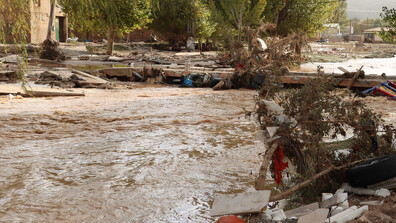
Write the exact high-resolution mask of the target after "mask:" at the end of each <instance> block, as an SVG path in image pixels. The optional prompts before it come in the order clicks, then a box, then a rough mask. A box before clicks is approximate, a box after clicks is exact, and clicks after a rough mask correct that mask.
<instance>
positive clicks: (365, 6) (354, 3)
mask: <svg viewBox="0 0 396 223" xmlns="http://www.w3.org/2000/svg"><path fill="white" fill-rule="evenodd" d="M347 2H348V10H347V12H348V18H350V19H353V18H359V19H366V18H370V19H378V18H380V13H381V11H382V6H387V7H388V8H396V0H347Z"/></svg>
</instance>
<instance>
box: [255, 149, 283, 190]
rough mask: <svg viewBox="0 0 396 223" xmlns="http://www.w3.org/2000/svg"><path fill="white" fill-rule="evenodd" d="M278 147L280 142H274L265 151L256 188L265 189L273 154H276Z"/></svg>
mask: <svg viewBox="0 0 396 223" xmlns="http://www.w3.org/2000/svg"><path fill="white" fill-rule="evenodd" d="M278 147H279V143H277V142H273V143H272V144H271V145H270V146H268V149H267V151H265V156H264V160H263V162H262V163H261V167H260V171H259V176H258V177H257V179H256V182H255V188H256V190H264V188H265V185H264V183H265V179H266V176H267V171H268V167H269V164H270V162H271V160H272V155H274V153H275V151H276V149H278Z"/></svg>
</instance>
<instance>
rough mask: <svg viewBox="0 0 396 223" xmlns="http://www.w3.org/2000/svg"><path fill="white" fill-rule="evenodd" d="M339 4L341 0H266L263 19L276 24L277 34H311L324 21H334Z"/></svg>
mask: <svg viewBox="0 0 396 223" xmlns="http://www.w3.org/2000/svg"><path fill="white" fill-rule="evenodd" d="M341 4H343V1H333V0H331V1H323V0H267V6H266V8H265V11H264V21H265V22H270V23H274V24H276V31H275V32H276V33H275V34H277V35H282V36H285V35H287V34H289V33H293V32H295V33H307V34H310V35H313V34H316V33H317V31H319V30H321V29H322V28H323V25H324V24H325V23H328V22H332V21H334V19H335V18H336V17H337V16H336V15H337V13H340V12H339V9H340V7H341ZM337 10H338V11H337Z"/></svg>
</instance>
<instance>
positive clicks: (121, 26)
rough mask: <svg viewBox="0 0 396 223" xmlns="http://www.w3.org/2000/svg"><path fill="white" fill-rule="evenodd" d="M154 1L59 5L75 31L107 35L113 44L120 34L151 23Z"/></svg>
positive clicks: (86, 0)
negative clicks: (151, 3) (152, 3)
mask: <svg viewBox="0 0 396 223" xmlns="http://www.w3.org/2000/svg"><path fill="white" fill-rule="evenodd" d="M150 2H151V1H149V0H58V4H59V5H60V6H61V7H62V9H63V11H64V12H65V13H67V15H68V18H69V25H70V28H71V29H74V30H77V31H80V32H89V31H97V32H100V33H103V34H105V33H106V34H107V37H108V40H109V43H111V44H112V43H113V40H114V37H115V36H116V35H122V34H124V33H129V32H131V31H133V30H134V29H137V28H141V27H142V26H144V25H146V24H147V23H148V22H149V21H150V19H149V16H150V12H151V5H150ZM110 51H112V48H111V50H110ZM108 53H109V54H111V52H108Z"/></svg>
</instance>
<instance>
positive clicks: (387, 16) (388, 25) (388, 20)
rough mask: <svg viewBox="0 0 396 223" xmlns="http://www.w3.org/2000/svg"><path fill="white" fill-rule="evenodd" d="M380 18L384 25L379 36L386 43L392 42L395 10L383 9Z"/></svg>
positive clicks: (394, 32) (395, 26)
mask: <svg viewBox="0 0 396 223" xmlns="http://www.w3.org/2000/svg"><path fill="white" fill-rule="evenodd" d="M381 18H382V19H383V22H384V25H383V30H382V32H381V33H380V36H381V37H382V38H383V39H384V40H386V41H390V42H394V36H396V9H394V8H393V9H388V8H387V7H383V8H382V13H381Z"/></svg>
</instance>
